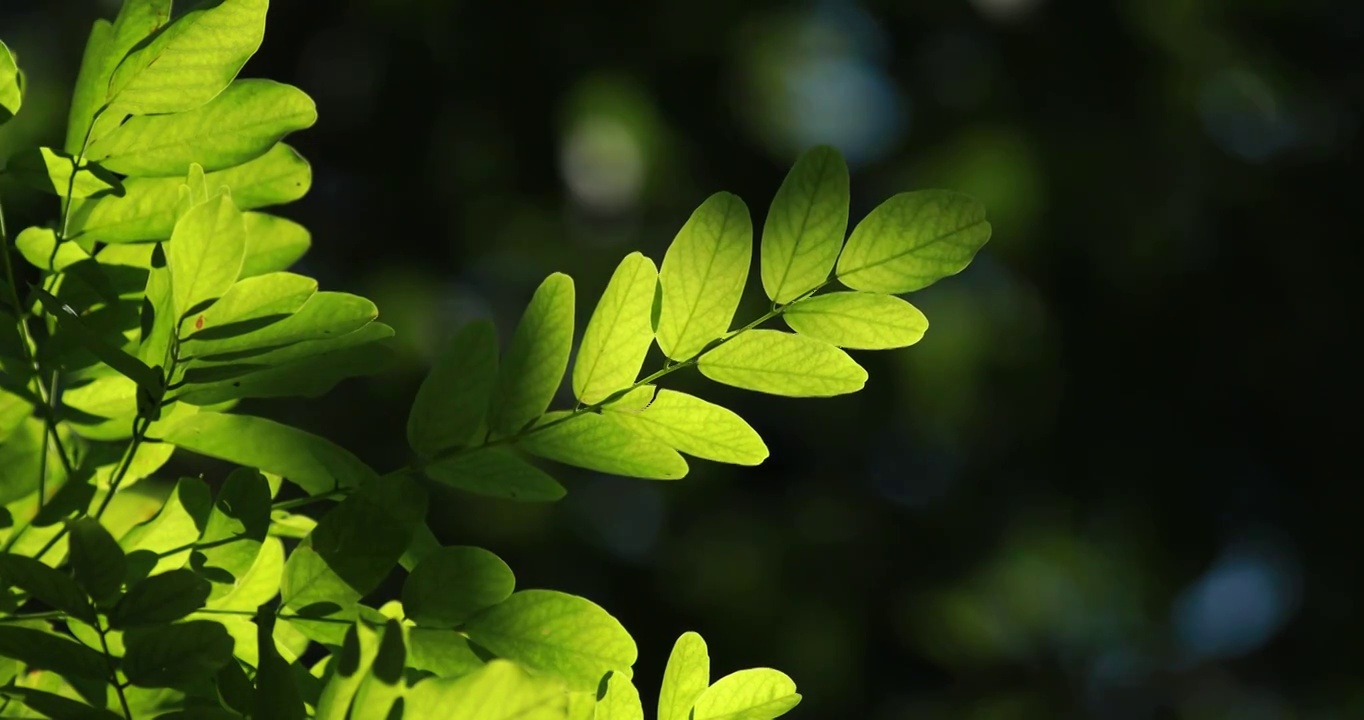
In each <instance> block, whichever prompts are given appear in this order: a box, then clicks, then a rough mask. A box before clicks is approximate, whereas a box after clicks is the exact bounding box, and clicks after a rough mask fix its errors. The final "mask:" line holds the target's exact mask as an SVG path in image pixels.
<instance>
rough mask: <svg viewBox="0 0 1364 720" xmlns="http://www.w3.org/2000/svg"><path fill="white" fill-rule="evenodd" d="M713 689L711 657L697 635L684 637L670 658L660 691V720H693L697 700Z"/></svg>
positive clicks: (691, 633) (686, 634)
mask: <svg viewBox="0 0 1364 720" xmlns="http://www.w3.org/2000/svg"><path fill="white" fill-rule="evenodd" d="M709 686H710V654H709V652H708V651H707V650H706V641H705V640H703V639H702V638H701V636H700V635H698V634H697V633H694V632H686V633H682V636H681V637H679V638H677V643H676V644H674V645H673V651H672V654H671V655H669V656H668V666H667V668H666V669H665V670H664V671H663V685H662V687H661V688H659V691H658V720H690V719H691V709H692V706H693V705H695V704H696V698H698V697H700V696H701V693H702V692H704V691H705V689H706V688H707V687H709Z"/></svg>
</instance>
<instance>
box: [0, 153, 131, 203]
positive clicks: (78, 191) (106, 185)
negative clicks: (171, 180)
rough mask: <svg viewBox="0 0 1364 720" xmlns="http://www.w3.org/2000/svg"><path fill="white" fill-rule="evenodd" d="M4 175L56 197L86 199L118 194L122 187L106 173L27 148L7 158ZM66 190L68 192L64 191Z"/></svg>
mask: <svg viewBox="0 0 1364 720" xmlns="http://www.w3.org/2000/svg"><path fill="white" fill-rule="evenodd" d="M5 172H6V173H8V174H9V175H10V176H12V177H13V178H14V179H15V180H18V181H19V182H22V183H23V184H25V185H27V186H28V187H31V188H33V189H34V190H41V191H42V192H45V193H48V194H51V195H56V196H58V197H64V198H65V197H73V198H86V197H90V196H91V195H96V194H98V193H113V194H115V195H120V194H122V192H123V185H122V183H120V182H119V180H118V177H117V176H115V175H114V174H113V173H111V172H109V171H108V170H106V169H104V168H102V167H100V166H99V165H96V164H93V163H91V162H89V161H88V159H87V161H86V162H85V163H83V164H81V165H79V166H78V165H77V163H76V158H74V157H72V156H71V155H69V154H67V153H64V152H62V151H61V150H53V149H52V148H46V147H44V148H29V149H27V150H21V151H20V152H18V153H16V154H14V155H11V156H10V158H9V161H8V162H7V163H6V164H5ZM68 191H69V192H68Z"/></svg>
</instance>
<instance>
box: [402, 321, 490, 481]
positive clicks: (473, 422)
mask: <svg viewBox="0 0 1364 720" xmlns="http://www.w3.org/2000/svg"><path fill="white" fill-rule="evenodd" d="M496 384H497V330H496V329H495V328H494V327H493V324H492V323H491V322H489V321H487V320H479V321H475V322H471V323H468V324H467V325H465V326H464V327H462V328H460V330H459V332H457V333H455V335H454V337H452V338H451V339H450V342H449V344H448V345H447V346H446V348H445V350H444V351H443V352H441V354H440V355H439V356H438V357H437V358H436V362H435V364H434V365H433V366H432V367H431V371H430V372H428V373H427V375H426V378H425V379H424V380H422V384H421V387H420V388H419V389H418V390H417V397H416V399H415V400H413V402H412V410H411V412H410V413H409V414H408V417H407V442H408V444H409V445H410V446H411V447H412V449H413V450H415V451H416V452H417V453H418V454H421V455H426V456H430V455H434V454H436V453H437V452H439V451H441V450H444V449H446V448H451V447H463V446H466V445H469V444H470V443H472V442H474V441H475V440H476V438H475V433H477V432H478V429H479V427H480V426H481V425H482V424H483V421H484V419H485V418H486V417H487V414H488V399H489V398H490V397H491V396H492V391H493V387H494V386H495V385H496Z"/></svg>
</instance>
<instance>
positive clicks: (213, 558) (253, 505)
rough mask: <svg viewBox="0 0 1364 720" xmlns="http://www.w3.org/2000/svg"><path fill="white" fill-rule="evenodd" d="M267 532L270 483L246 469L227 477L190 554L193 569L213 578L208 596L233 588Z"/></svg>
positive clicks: (249, 567)
mask: <svg viewBox="0 0 1364 720" xmlns="http://www.w3.org/2000/svg"><path fill="white" fill-rule="evenodd" d="M269 531H270V483H269V482H268V481H266V479H265V476H263V475H261V474H260V473H258V472H256V471H255V470H252V469H249V468H238V469H237V470H234V471H232V473H231V474H230V475H228V476H227V481H226V482H225V483H223V487H222V489H221V490H219V491H218V499H217V500H216V501H215V502H214V504H213V511H212V513H210V514H209V516H208V523H207V525H206V526H205V527H204V534H203V536H202V537H200V538H199V543H198V546H197V548H196V549H195V552H194V555H193V560H192V562H193V566H194V570H195V571H196V572H198V573H200V574H202V575H204V576H205V577H206V578H208V579H209V580H211V581H213V588H212V594H211V595H210V597H222V596H224V595H226V594H227V593H229V592H231V591H232V590H233V589H235V588H236V586H237V582H238V581H239V580H241V579H242V578H244V577H246V574H247V573H248V572H250V570H251V566H252V565H254V564H255V562H256V555H257V554H259V553H260V548H261V544H262V543H263V542H264V541H265V537H266V534H267V533H268V532H269Z"/></svg>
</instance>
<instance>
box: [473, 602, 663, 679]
mask: <svg viewBox="0 0 1364 720" xmlns="http://www.w3.org/2000/svg"><path fill="white" fill-rule="evenodd" d="M464 631H465V634H467V635H468V636H469V639H470V640H471V641H473V642H475V643H477V644H479V645H481V646H483V647H485V648H487V649H488V650H489V651H491V652H492V653H493V654H494V655H497V656H498V657H502V658H507V659H509V660H515V661H516V662H519V663H521V664H523V665H525V666H526V667H527V668H530V669H531V670H533V671H536V672H542V673H546V674H551V675H555V676H558V677H560V678H562V679H563V680H564V681H565V682H566V683H567V684H568V686H569V689H571V690H591V689H595V688H596V687H597V683H598V681H600V680H601V678H602V676H603V675H605V674H606V672H607V671H609V670H614V671H616V672H619V673H620V674H622V675H624V676H625V677H627V678H628V677H630V667H631V666H632V665H634V664H635V658H636V656H637V654H638V651H637V650H636V648H635V641H634V640H633V639H631V638H630V634H629V633H627V632H626V631H625V628H623V627H621V624H620V622H618V621H617V620H616V619H615V618H613V617H611V616H610V615H609V614H607V612H606V611H605V610H603V609H601V608H600V607H598V606H597V605H595V604H593V603H592V602H591V601H589V600H586V599H584V598H580V597H577V596H575V595H568V594H566V593H561V592H555V591H553V590H522V591H520V592H517V593H514V594H513V595H512V596H511V597H509V598H507V599H506V600H504V601H502V602H501V603H499V604H497V605H494V606H492V607H490V608H487V609H486V610H483V611H482V612H479V613H478V614H476V615H474V616H473V617H470V618H469V619H468V620H467V621H466V622H465V624H464Z"/></svg>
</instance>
